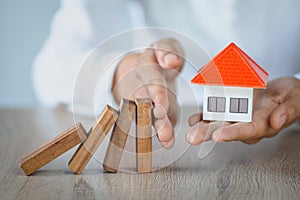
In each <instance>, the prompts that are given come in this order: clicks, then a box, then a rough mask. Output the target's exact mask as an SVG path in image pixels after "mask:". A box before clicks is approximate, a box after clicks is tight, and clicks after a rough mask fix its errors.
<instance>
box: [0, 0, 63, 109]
mask: <svg viewBox="0 0 300 200" xmlns="http://www.w3.org/2000/svg"><path fill="white" fill-rule="evenodd" d="M58 6H59V1H58V0H51V1H38V0H27V1H17V0H1V6H0V27H1V28H0V44H1V45H0V107H27V106H35V105H36V104H37V99H36V97H35V94H34V90H33V85H32V79H31V67H32V62H33V60H34V57H35V56H36V54H37V52H38V51H39V50H40V48H41V47H42V45H43V42H44V41H45V39H46V37H47V35H48V33H49V25H50V22H51V18H52V17H53V15H54V13H55V11H56V10H57V8H58Z"/></svg>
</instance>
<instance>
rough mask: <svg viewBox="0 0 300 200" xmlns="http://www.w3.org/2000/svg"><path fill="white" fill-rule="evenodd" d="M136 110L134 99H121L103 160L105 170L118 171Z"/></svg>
mask: <svg viewBox="0 0 300 200" xmlns="http://www.w3.org/2000/svg"><path fill="white" fill-rule="evenodd" d="M135 111H136V105H135V102H134V101H130V100H127V99H122V100H121V103H120V113H119V117H118V120H117V122H116V124H115V126H114V128H113V131H112V135H111V138H110V143H109V145H108V148H107V152H106V154H105V158H104V162H103V169H104V170H105V171H108V172H113V173H115V172H117V170H118V168H119V164H120V161H121V157H122V153H123V151H124V147H125V144H126V141H127V137H128V132H129V130H130V127H131V125H132V123H133V117H134V114H135Z"/></svg>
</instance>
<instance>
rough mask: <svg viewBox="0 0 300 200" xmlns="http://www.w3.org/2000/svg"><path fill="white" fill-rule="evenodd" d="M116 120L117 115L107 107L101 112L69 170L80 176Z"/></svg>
mask: <svg viewBox="0 0 300 200" xmlns="http://www.w3.org/2000/svg"><path fill="white" fill-rule="evenodd" d="M117 118H118V113H117V111H116V110H115V109H113V108H112V107H110V106H109V105H107V106H106V107H105V108H104V110H103V111H102V114H101V116H100V117H99V119H98V121H97V123H96V124H95V125H94V127H93V129H92V130H91V131H90V133H89V135H88V138H87V139H86V141H85V142H84V143H83V144H81V145H80V146H79V148H78V149H77V151H76V152H75V153H74V155H73V157H72V158H71V160H70V162H69V168H70V169H71V170H72V171H74V172H75V173H76V174H81V172H82V171H83V169H84V168H85V166H86V165H87V163H88V162H89V161H90V159H91V158H92V156H93V154H94V153H95V151H96V150H97V148H98V147H99V145H100V144H101V143H102V141H103V139H104V137H105V136H106V134H107V133H108V132H109V130H110V129H111V127H112V126H113V125H114V123H115V121H116V120H117Z"/></svg>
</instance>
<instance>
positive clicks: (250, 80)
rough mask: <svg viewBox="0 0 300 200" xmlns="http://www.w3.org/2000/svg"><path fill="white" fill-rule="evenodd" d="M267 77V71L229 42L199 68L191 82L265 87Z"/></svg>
mask: <svg viewBox="0 0 300 200" xmlns="http://www.w3.org/2000/svg"><path fill="white" fill-rule="evenodd" d="M267 79H268V73H267V72H266V71H265V70H264V69H263V68H261V67H260V66H259V65H258V64H257V63H256V62H255V61H253V60H252V59H251V58H250V57H249V56H248V55H247V54H246V53H245V52H243V51H242V50H241V49H240V48H239V47H238V46H237V45H236V44H234V43H231V44H229V45H228V46H227V47H226V48H225V49H224V50H223V51H221V52H220V53H219V54H218V55H217V56H216V57H214V58H213V59H212V60H211V61H210V62H209V63H207V64H206V65H205V66H204V67H203V68H202V69H200V71H199V72H198V74H197V75H196V76H195V77H194V78H193V80H192V83H196V84H202V85H224V86H236V87H251V88H266V85H267Z"/></svg>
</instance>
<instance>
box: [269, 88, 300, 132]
mask: <svg viewBox="0 0 300 200" xmlns="http://www.w3.org/2000/svg"><path fill="white" fill-rule="evenodd" d="M299 99H300V94H299V91H298V92H292V95H289V96H288V97H287V98H286V100H285V101H284V102H283V103H282V104H280V105H279V106H278V107H277V108H275V109H274V110H273V112H272V113H271V116H270V125H271V127H272V128H274V129H276V130H278V129H281V128H284V127H286V126H289V125H291V124H292V123H294V122H295V121H296V120H298V119H299V118H300V104H299Z"/></svg>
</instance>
